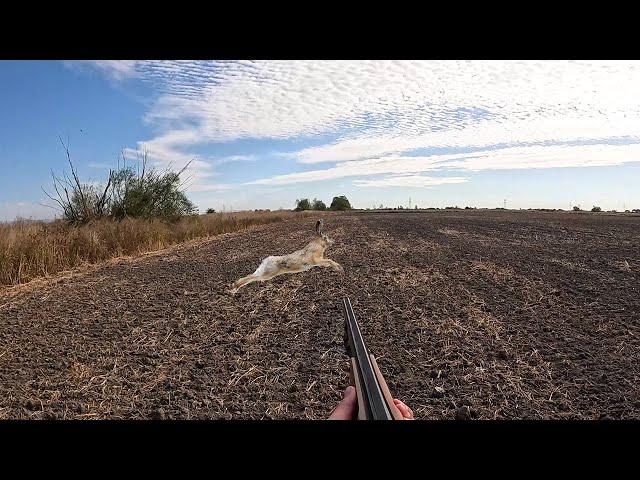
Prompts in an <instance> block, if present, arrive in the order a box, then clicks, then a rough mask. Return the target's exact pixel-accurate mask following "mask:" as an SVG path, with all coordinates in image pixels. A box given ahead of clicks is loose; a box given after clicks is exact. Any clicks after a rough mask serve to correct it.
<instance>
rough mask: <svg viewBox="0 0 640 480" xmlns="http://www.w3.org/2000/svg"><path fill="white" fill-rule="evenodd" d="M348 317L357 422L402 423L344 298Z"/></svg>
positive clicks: (346, 341)
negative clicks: (395, 421) (380, 421)
mask: <svg viewBox="0 0 640 480" xmlns="http://www.w3.org/2000/svg"><path fill="white" fill-rule="evenodd" d="M342 307H343V311H344V317H345V331H344V346H345V349H346V351H347V355H348V356H349V357H350V363H351V378H350V381H351V384H352V385H353V386H354V387H355V388H356V393H357V396H358V420H400V419H402V414H401V413H400V411H399V410H398V408H397V407H396V406H395V404H394V403H393V397H392V396H391V393H390V392H389V388H388V387H387V382H386V381H385V380H384V377H383V376H382V373H381V372H380V369H379V368H378V364H377V362H376V359H375V357H374V356H373V355H371V354H370V353H369V351H368V350H367V346H366V345H365V343H364V339H363V338H362V333H361V332H360V326H359V325H358V320H357V319H356V314H355V312H354V311H353V307H352V306H351V300H349V297H344V298H343V299H342Z"/></svg>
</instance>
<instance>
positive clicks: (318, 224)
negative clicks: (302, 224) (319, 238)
mask: <svg viewBox="0 0 640 480" xmlns="http://www.w3.org/2000/svg"><path fill="white" fill-rule="evenodd" d="M316 233H317V234H318V235H322V220H318V221H317V222H316Z"/></svg>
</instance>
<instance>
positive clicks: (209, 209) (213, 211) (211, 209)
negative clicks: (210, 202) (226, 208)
mask: <svg viewBox="0 0 640 480" xmlns="http://www.w3.org/2000/svg"><path fill="white" fill-rule="evenodd" d="M207 213H216V211H215V209H213V208H207Z"/></svg>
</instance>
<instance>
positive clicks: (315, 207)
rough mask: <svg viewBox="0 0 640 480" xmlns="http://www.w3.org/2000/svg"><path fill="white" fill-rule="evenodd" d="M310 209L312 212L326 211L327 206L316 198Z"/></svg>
mask: <svg viewBox="0 0 640 480" xmlns="http://www.w3.org/2000/svg"><path fill="white" fill-rule="evenodd" d="M311 208H312V209H313V210H326V209H327V206H326V205H325V203H324V202H323V201H322V200H318V199H317V198H314V199H313V203H312V204H311Z"/></svg>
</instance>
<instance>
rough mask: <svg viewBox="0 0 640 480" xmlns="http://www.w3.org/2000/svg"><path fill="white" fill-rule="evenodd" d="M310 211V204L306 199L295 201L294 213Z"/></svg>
mask: <svg viewBox="0 0 640 480" xmlns="http://www.w3.org/2000/svg"><path fill="white" fill-rule="evenodd" d="M302 210H311V203H310V202H309V199H308V198H301V199H296V212H300V211H302Z"/></svg>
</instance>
